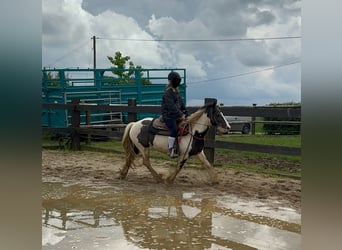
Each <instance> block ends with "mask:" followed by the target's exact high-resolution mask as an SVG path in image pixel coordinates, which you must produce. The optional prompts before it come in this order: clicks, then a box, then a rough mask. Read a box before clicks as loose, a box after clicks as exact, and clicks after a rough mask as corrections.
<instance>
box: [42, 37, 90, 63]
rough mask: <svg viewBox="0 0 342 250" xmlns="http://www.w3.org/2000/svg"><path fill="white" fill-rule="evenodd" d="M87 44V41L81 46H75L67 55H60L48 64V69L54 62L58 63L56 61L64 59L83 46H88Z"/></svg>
mask: <svg viewBox="0 0 342 250" xmlns="http://www.w3.org/2000/svg"><path fill="white" fill-rule="evenodd" d="M88 42H89V41H87V42H84V43H82V44H81V45H79V46H77V47H75V48H73V49H71V50H70V51H68V52H67V53H65V54H64V55H62V56H61V57H58V58H57V59H55V60H54V61H52V62H51V63H49V64H48V67H51V65H53V64H55V63H56V62H58V61H60V60H62V59H64V58H65V57H66V56H68V55H70V54H71V53H73V52H75V51H77V50H79V49H81V48H83V47H84V46H85V45H87V44H88Z"/></svg>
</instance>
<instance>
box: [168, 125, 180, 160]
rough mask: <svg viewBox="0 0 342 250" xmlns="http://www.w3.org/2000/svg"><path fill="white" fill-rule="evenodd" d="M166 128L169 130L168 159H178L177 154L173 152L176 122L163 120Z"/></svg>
mask: <svg viewBox="0 0 342 250" xmlns="http://www.w3.org/2000/svg"><path fill="white" fill-rule="evenodd" d="M165 123H166V126H167V127H168V128H169V129H170V136H169V138H168V148H169V155H170V157H172V158H174V157H178V154H177V152H175V148H174V145H175V140H176V138H177V133H178V131H177V122H176V120H175V119H165Z"/></svg>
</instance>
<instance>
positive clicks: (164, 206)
mask: <svg viewBox="0 0 342 250" xmlns="http://www.w3.org/2000/svg"><path fill="white" fill-rule="evenodd" d="M227 209H228V210H226V209H224V208H222V206H221V207H219V206H218V204H217V200H216V199H215V198H214V197H201V196H199V195H196V194H195V193H178V194H177V193H172V192H159V193H158V192H157V191H148V192H143V191H137V190H127V189H122V190H120V189H117V188H113V187H101V188H99V187H98V188H96V189H95V188H91V187H84V186H79V185H72V186H65V185H63V184H61V183H43V202H42V222H43V249H56V248H60V249H64V248H72V247H74V248H77V247H78V248H81V249H96V248H98V249H270V248H267V246H269V244H272V246H276V247H275V248H272V249H300V234H299V233H297V232H290V231H288V230H282V229H280V228H277V227H272V222H271V223H270V225H267V223H263V225H262V224H259V223H256V222H254V221H253V220H249V219H248V216H245V217H242V218H241V213H239V212H237V213H236V216H235V215H234V213H233V212H232V211H231V210H229V208H227ZM227 211H228V212H229V214H228V212H227ZM275 241H276V243H277V244H274V243H275ZM297 247H298V248H297Z"/></svg>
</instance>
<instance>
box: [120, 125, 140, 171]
mask: <svg viewBox="0 0 342 250" xmlns="http://www.w3.org/2000/svg"><path fill="white" fill-rule="evenodd" d="M133 125H134V122H131V123H128V125H127V126H126V128H125V131H124V134H123V137H122V145H123V148H124V151H125V154H126V163H125V168H127V170H128V168H129V167H131V165H132V163H133V161H134V159H135V156H136V155H137V153H138V152H137V148H136V147H135V145H134V143H133V142H132V140H131V138H130V137H129V132H130V131H131V128H132V126H133Z"/></svg>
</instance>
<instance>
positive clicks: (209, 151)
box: [204, 98, 217, 164]
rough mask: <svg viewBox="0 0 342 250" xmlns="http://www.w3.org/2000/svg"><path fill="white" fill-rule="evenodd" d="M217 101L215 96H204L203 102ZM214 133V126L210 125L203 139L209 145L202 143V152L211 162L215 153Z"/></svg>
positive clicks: (212, 162)
mask: <svg viewBox="0 0 342 250" xmlns="http://www.w3.org/2000/svg"><path fill="white" fill-rule="evenodd" d="M215 101H217V100H216V99H215V98H205V99H204V104H209V103H213V102H215ZM215 135H216V126H211V127H210V128H209V130H208V132H207V134H206V135H205V140H206V141H207V142H208V144H209V146H205V144H204V154H205V156H206V157H207V159H208V161H209V162H210V163H211V164H214V155H215V146H213V145H214V144H215Z"/></svg>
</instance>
